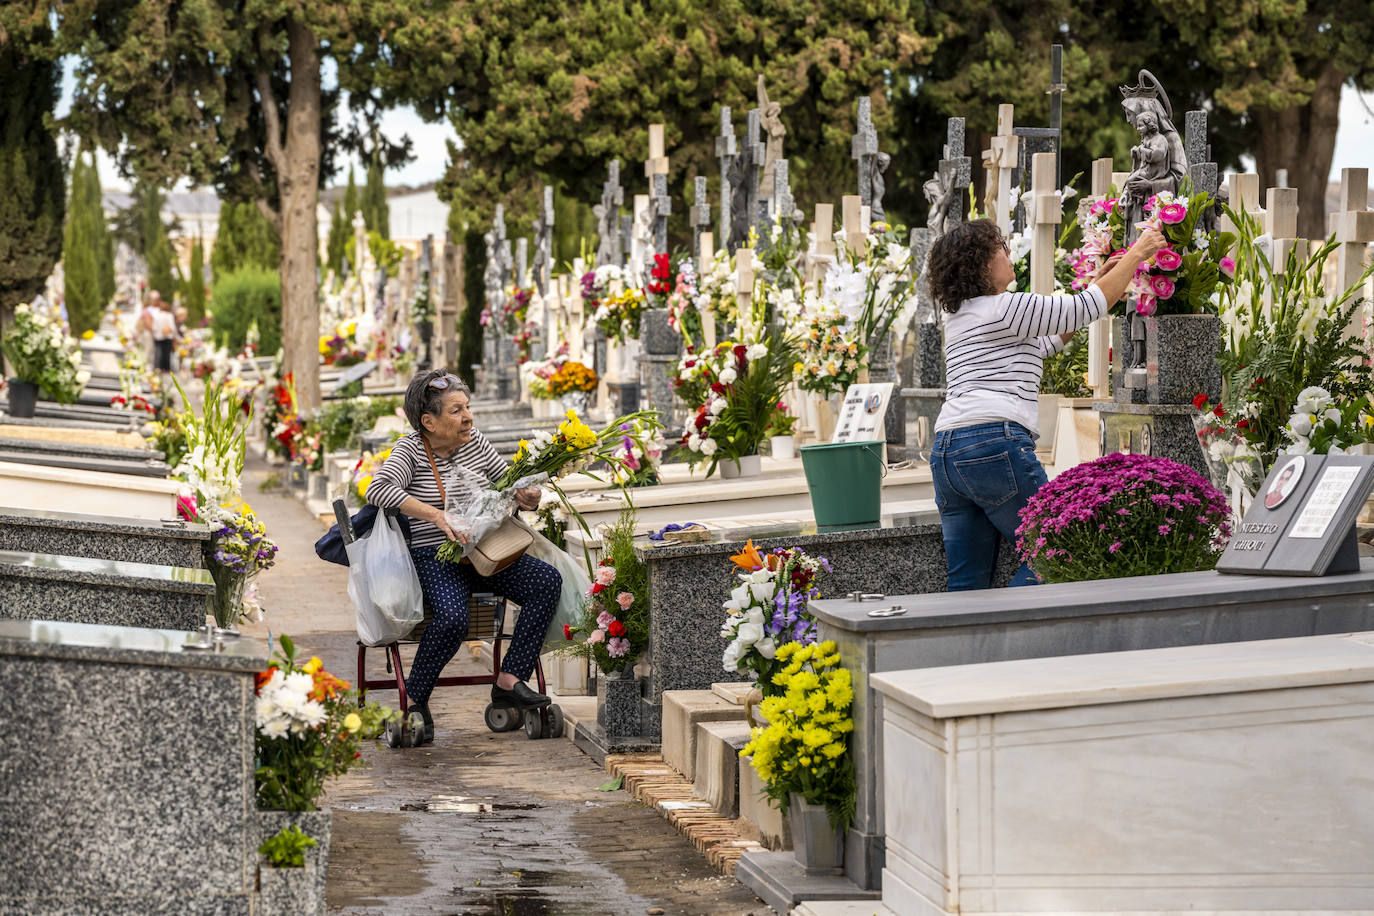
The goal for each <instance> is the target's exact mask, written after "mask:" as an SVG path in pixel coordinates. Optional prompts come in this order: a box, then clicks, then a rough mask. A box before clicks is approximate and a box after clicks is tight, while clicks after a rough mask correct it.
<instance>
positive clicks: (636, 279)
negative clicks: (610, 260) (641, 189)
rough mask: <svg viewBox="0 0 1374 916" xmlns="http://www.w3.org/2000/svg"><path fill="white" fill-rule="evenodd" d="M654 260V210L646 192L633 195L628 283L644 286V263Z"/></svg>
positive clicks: (645, 274)
mask: <svg viewBox="0 0 1374 916" xmlns="http://www.w3.org/2000/svg"><path fill="white" fill-rule="evenodd" d="M653 261H654V210H653V204H652V202H651V201H650V199H649V195H648V194H636V195H635V197H634V222H633V224H632V225H631V229H630V260H629V262H628V265H627V266H628V272H629V275H630V278H631V279H630V283H631V284H632V285H634V286H644V285H646V284H647V283H648V282H649V277H648V275H647V272H646V268H645V265H646V264H649V265H651V264H653Z"/></svg>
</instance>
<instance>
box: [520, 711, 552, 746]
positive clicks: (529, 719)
mask: <svg viewBox="0 0 1374 916" xmlns="http://www.w3.org/2000/svg"><path fill="white" fill-rule="evenodd" d="M545 715H546V713H545V711H544V710H542V709H531V710H530V711H529V714H528V715H526V716H525V737H526V738H529V739H530V740H531V741H534V740H535V739H537V738H545V737H548V731H549V726H548V724H547V723H546V722H545Z"/></svg>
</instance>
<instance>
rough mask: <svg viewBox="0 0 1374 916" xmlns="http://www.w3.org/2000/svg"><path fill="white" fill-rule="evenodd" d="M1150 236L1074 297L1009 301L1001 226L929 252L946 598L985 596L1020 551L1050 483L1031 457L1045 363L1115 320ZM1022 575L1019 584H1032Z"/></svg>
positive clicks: (959, 228) (1018, 296) (970, 226)
mask: <svg viewBox="0 0 1374 916" xmlns="http://www.w3.org/2000/svg"><path fill="white" fill-rule="evenodd" d="M1164 244H1165V240H1164V237H1163V236H1162V235H1160V233H1158V232H1156V231H1153V230H1150V231H1147V232H1145V233H1143V234H1142V235H1141V236H1140V238H1139V240H1137V241H1136V243H1135V244H1134V245H1132V246H1131V247H1130V249H1129V250H1128V251H1125V252H1121V253H1118V254H1117V255H1114V256H1113V257H1112V258H1111V259H1110V260H1109V261H1107V263H1106V264H1105V265H1103V267H1102V269H1101V270H1099V271H1098V273H1097V276H1095V277H1094V278H1093V283H1092V285H1091V286H1089V287H1088V288H1087V289H1085V290H1083V291H1082V292H1081V293H1078V294H1076V295H1066V296H1040V295H1036V294H1034V293H1008V292H1003V291H1004V290H1006V289H1007V287H1008V286H1010V285H1011V283H1012V281H1013V280H1015V278H1016V272H1015V270H1014V269H1013V268H1012V264H1011V251H1010V249H1009V248H1008V246H1007V243H1006V240H1005V239H1003V238H1002V233H1001V232H1000V231H999V230H998V229H997V226H996V225H995V224H994V223H992V222H991V221H989V220H985V219H983V220H975V221H973V222H969V223H962V224H959V225H956V226H954V227H953V228H951V229H950V230H949V231H948V232H946V233H945V234H944V235H942V236H940V238H939V239H937V240H936V242H935V244H934V245H933V246H931V250H930V260H929V262H928V266H927V270H926V276H927V278H928V279H929V282H930V291H931V294H932V295H933V296H934V297H935V301H936V302H938V303H939V304H940V306H941V308H943V309H944V311H945V313H946V314H945V372H946V383H945V384H946V388H945V404H944V407H943V408H941V410H940V417H939V419H938V420H936V422H935V445H934V447H933V448H932V449H931V453H930V471H931V476H932V477H933V479H934V483H935V504H936V506H937V507H938V508H939V510H940V524H941V526H942V528H943V529H944V541H945V557H946V560H947V562H948V566H949V585H948V588H949V590H950V591H961V590H965V589H976V588H988V587H989V586H991V585H992V574H993V570H994V568H995V566H996V562H997V540H998V537H999V536H1000V537H1001V538H1003V539H1005V540H1006V541H1008V542H1009V543H1012V544H1014V543H1015V542H1016V528H1017V525H1019V524H1020V518H1019V513H1020V511H1021V509H1022V508H1023V507H1024V506H1025V505H1026V503H1027V502H1028V501H1029V500H1030V498H1031V496H1032V495H1034V493H1035V491H1036V490H1038V489H1039V488H1040V486H1041V485H1042V484H1044V483H1045V480H1046V476H1045V469H1044V468H1043V467H1041V466H1040V461H1039V459H1037V458H1036V457H1035V440H1036V439H1037V438H1039V435H1040V430H1039V428H1038V426H1037V422H1036V418H1037V415H1036V410H1037V401H1036V396H1037V395H1038V394H1039V391H1040V375H1041V372H1042V370H1043V368H1044V360H1045V357H1046V356H1049V355H1051V354H1053V353H1058V352H1059V351H1060V350H1062V349H1063V348H1064V345H1065V344H1066V343H1068V341H1069V339H1070V338H1071V337H1072V336H1073V334H1074V332H1076V331H1078V330H1079V329H1080V328H1084V327H1087V326H1088V325H1089V324H1091V323H1092V322H1094V321H1096V320H1097V319H1098V318H1101V317H1102V316H1103V315H1106V314H1107V310H1108V309H1109V308H1110V307H1111V306H1112V305H1113V304H1115V303H1116V302H1117V300H1119V299H1120V298H1121V297H1122V295H1123V294H1124V293H1125V292H1126V287H1127V285H1129V283H1130V281H1131V277H1132V276H1134V274H1135V270H1136V268H1137V267H1138V266H1139V265H1140V264H1142V263H1144V262H1145V261H1147V260H1149V259H1150V258H1151V257H1153V256H1154V253H1155V252H1156V251H1158V250H1159V249H1160V248H1162V247H1164ZM1034 582H1035V576H1034V574H1033V573H1032V572H1031V571H1030V569H1029V568H1027V567H1026V566H1025V565H1022V566H1021V568H1020V569H1018V570H1017V571H1016V576H1015V577H1014V578H1013V579H1012V582H1011V584H1012V585H1030V584H1033V583H1034Z"/></svg>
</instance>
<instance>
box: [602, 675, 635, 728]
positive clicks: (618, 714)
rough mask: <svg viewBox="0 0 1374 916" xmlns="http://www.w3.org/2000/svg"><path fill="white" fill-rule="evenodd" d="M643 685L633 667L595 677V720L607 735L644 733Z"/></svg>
mask: <svg viewBox="0 0 1374 916" xmlns="http://www.w3.org/2000/svg"><path fill="white" fill-rule="evenodd" d="M644 687H645V684H644V682H643V680H642V679H640V678H637V677H635V676H634V671H633V669H626V670H625V671H621V672H619V673H618V674H607V675H602V676H601V677H599V678H597V679H596V699H597V703H596V721H597V723H598V724H599V725H600V726H601V727H602V728H603V729H605V730H606V734H607V735H609V736H612V737H617V738H619V737H626V736H630V735H639V734H642V733H643V720H642V712H643V706H644Z"/></svg>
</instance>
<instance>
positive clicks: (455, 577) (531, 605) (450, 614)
mask: <svg viewBox="0 0 1374 916" xmlns="http://www.w3.org/2000/svg"><path fill="white" fill-rule="evenodd" d="M438 550H439V548H438V546H437V545H436V546H433V547H417V548H414V549H412V550H411V551H410V555H411V557H412V558H413V559H414V560H415V572H416V574H417V575H418V576H419V577H420V588H421V589H422V590H423V591H424V594H425V600H426V601H427V602H428V603H429V606H430V609H431V610H432V611H433V614H434V619H433V620H431V621H430V623H429V626H428V627H426V628H425V633H424V635H423V636H422V637H420V648H419V649H417V650H416V652H415V661H414V662H413V663H411V666H410V677H408V678H406V695H407V696H409V697H410V699H411V700H412V701H413V702H416V703H425V702H427V701H428V700H429V695H430V693H431V692H432V691H433V690H434V682H435V681H437V680H438V679H439V672H441V671H443V670H444V666H445V665H447V664H448V662H449V659H451V658H453V656H454V654H455V653H456V652H457V651H458V647H459V646H461V645H462V644H463V640H464V638H466V637H467V635H468V599H469V597H470V596H471V595H472V593H473V592H474V591H479V592H491V593H493V594H495V595H499V596H501V597H503V598H507V599H509V600H510V601H511V602H512V603H514V604H518V605H519V606H520V617H519V619H518V620H516V622H515V635H514V636H513V637H511V639H510V641H509V642H508V643H506V655H505V657H504V658H503V659H502V660H501V670H502V671H504V672H506V673H508V674H513V675H515V676H516V677H517V678H519V679H520V680H522V681H527V680H529V679H530V675H532V674H533V673H534V663H535V661H536V660H537V659H538V657H539V652H540V650H541V649H543V647H544V633H545V631H546V630H548V628H549V622H550V621H551V620H553V615H554V611H555V610H557V608H558V596H559V594H560V592H561V591H562V589H563V576H562V574H561V573H559V571H558V570H556V569H554V568H553V567H552V566H550V565H549V564H547V563H545V562H544V561H543V560H536V559H535V558H534V557H531V556H523V557H521V558H520V559H518V560H516V561H515V562H514V563H513V564H511V566H510V567H508V568H507V569H504V570H502V571H501V572H499V573H497V574H496V575H494V576H479V575H477V572H476V570H474V569H473V568H472V566H471V564H468V563H445V562H442V561H440V560H438V559H435V554H436V553H437V552H438Z"/></svg>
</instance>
